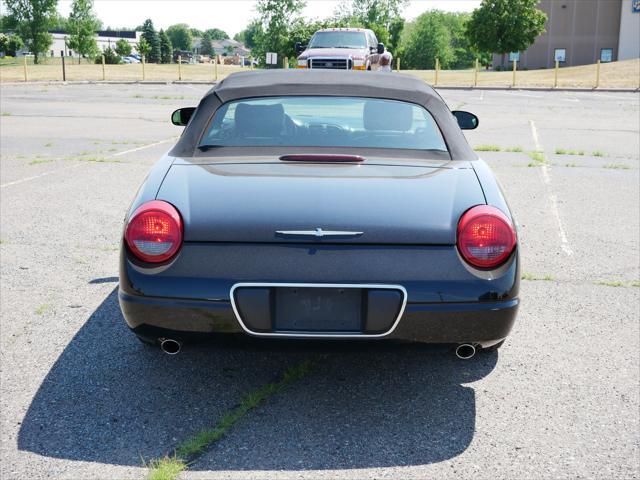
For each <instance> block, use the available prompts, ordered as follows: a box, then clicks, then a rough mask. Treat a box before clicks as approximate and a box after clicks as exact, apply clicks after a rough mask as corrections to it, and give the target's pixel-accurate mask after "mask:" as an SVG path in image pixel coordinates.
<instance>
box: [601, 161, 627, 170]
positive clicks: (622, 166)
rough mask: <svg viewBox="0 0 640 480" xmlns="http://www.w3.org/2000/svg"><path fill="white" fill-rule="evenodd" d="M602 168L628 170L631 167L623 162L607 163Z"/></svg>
mask: <svg viewBox="0 0 640 480" xmlns="http://www.w3.org/2000/svg"><path fill="white" fill-rule="evenodd" d="M603 168H609V169H612V170H629V169H631V167H630V166H629V165H625V164H624V163H607V164H606V165H605V166H604V167H603Z"/></svg>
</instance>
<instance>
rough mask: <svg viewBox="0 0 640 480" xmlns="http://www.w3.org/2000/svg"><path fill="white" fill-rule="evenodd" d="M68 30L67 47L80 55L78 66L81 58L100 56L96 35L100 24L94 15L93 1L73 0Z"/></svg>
mask: <svg viewBox="0 0 640 480" xmlns="http://www.w3.org/2000/svg"><path fill="white" fill-rule="evenodd" d="M67 28H68V32H69V34H70V35H69V39H68V41H67V45H68V46H69V48H70V49H72V50H73V51H75V52H77V53H78V64H79V63H80V57H81V56H85V57H95V56H96V55H97V54H98V43H97V42H96V38H95V35H96V30H98V28H100V22H98V20H97V18H96V17H95V15H94V14H93V0H73V3H72V4H71V13H70V14H69V21H68V22H67Z"/></svg>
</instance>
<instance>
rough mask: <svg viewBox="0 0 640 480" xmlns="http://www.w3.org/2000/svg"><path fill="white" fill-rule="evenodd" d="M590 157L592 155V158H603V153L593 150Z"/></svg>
mask: <svg viewBox="0 0 640 480" xmlns="http://www.w3.org/2000/svg"><path fill="white" fill-rule="evenodd" d="M591 155H593V156H594V157H604V156H605V154H604V152H601V151H600V150H594V151H593V152H591Z"/></svg>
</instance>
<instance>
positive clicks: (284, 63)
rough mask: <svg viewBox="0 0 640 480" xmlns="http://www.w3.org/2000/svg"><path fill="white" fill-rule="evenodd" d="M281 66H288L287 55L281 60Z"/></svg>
mask: <svg viewBox="0 0 640 480" xmlns="http://www.w3.org/2000/svg"><path fill="white" fill-rule="evenodd" d="M282 68H289V57H284V60H282Z"/></svg>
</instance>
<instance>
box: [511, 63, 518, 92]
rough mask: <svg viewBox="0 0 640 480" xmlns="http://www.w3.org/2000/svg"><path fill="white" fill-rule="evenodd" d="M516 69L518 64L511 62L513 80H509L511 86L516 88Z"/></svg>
mask: <svg viewBox="0 0 640 480" xmlns="http://www.w3.org/2000/svg"><path fill="white" fill-rule="evenodd" d="M517 69H518V62H516V61H515V60H514V61H513V78H512V79H511V86H512V87H515V86H516V70H517Z"/></svg>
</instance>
